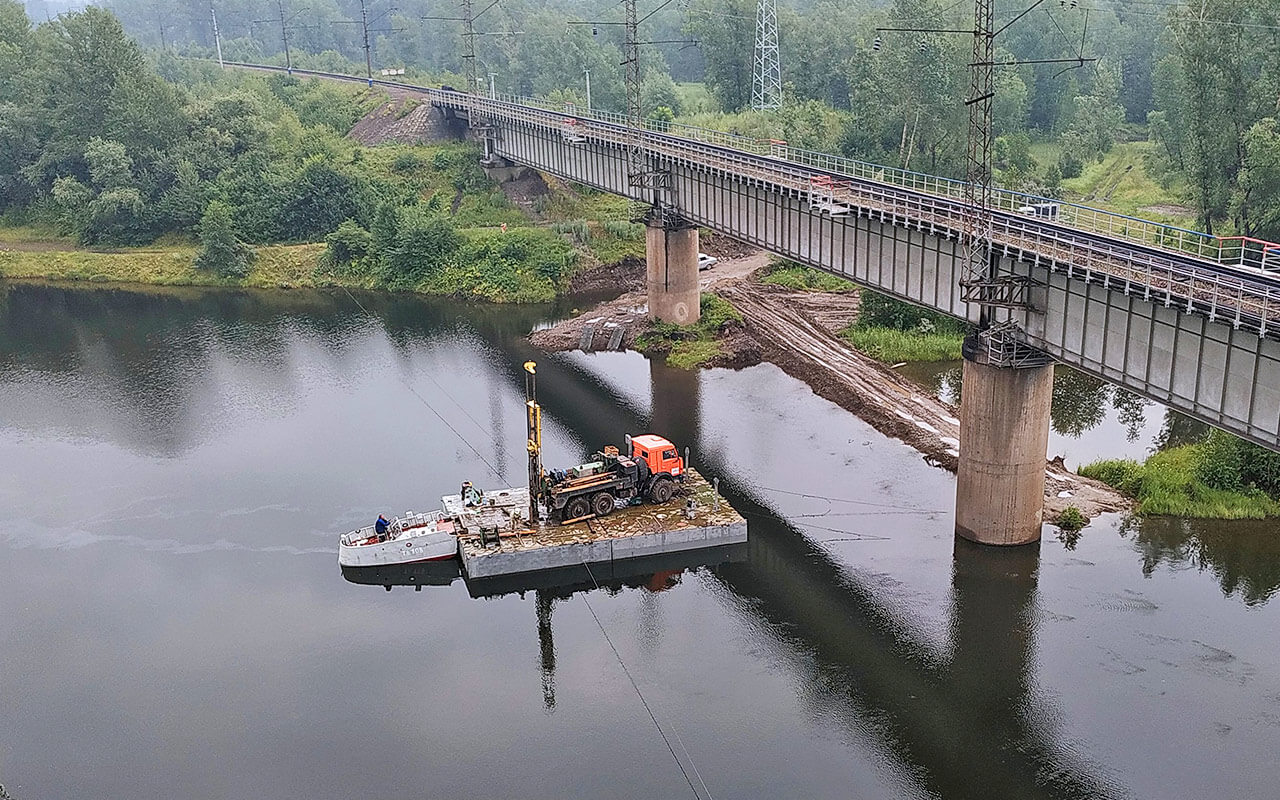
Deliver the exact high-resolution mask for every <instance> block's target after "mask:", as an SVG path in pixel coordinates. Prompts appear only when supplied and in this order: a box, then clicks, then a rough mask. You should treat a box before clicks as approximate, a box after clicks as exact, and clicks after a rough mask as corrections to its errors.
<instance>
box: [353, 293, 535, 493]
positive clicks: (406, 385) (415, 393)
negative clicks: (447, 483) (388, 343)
mask: <svg viewBox="0 0 1280 800" xmlns="http://www.w3.org/2000/svg"><path fill="white" fill-rule="evenodd" d="M342 291H344V292H346V294H347V297H350V298H351V302H353V303H355V304H356V305H357V306H359V307H360V310H361V311H363V312H364V313H365V314H368V315H369V316H376V315H375V314H373V312H371V311H369V309H367V308H365V307H364V304H363V303H361V302H360V301H359V300H357V299H356V296H355V295H353V294H352V293H351V291H350V290H348V289H347V287H345V286H343V287H342ZM427 378H428V379H430V380H431V382H432V383H435V384H436V387H437V388H439V389H440V391H441V393H442V394H444V395H445V397H448V398H449V399H450V400H453V404H454V405H456V406H458V408H462V404H461V403H459V402H458V401H457V400H454V399H453V397H452V396H450V395H449V393H448V392H447V391H445V389H444V387H443V386H440V384H439V383H436V380H435V379H434V378H432V377H431V376H430V375H428V376H427ZM400 382H401V383H403V384H404V388H406V389H408V390H409V393H410V394H412V395H413V396H414V397H416V398H418V401H419V402H421V403H422V404H423V405H424V406H426V407H427V409H428V410H429V411H430V412H431V413H432V414H435V415H436V417H438V418H439V419H440V421H441V422H443V423H444V426H445V427H446V428H448V429H449V430H450V431H453V435H454V436H457V437H458V439H459V440H461V442H462V443H463V444H465V445H466V446H467V447H469V448H470V449H471V452H473V453H475V454H476V457H477V458H479V459H480V460H481V461H483V462H484V465H485V466H486V467H488V468H489V471H490V472H492V473H493V474H494V475H496V476H497V477H499V478H501V479H502V480H503V481H504V482H506V483H510V480H509V479H508V478H507V475H506V473H505V472H503V471H501V470H499V469H498V468H497V467H495V466H494V465H493V464H491V463H490V462H489V459H487V458H485V457H484V454H483V453H481V452H480V451H479V450H477V449H476V447H475V445H473V444H471V442H470V441H468V440H467V437H465V436H463V435H462V433H461V432H460V431H459V430H458V429H457V428H455V427H453V425H451V424H450V423H449V420H447V419H445V418H444V415H443V414H441V413H440V412H439V411H437V410H436V408H435V406H433V405H431V403H429V402H427V399H426V398H425V397H423V396H422V395H421V394H419V393H418V390H417V389H415V388H413V385H412V384H410V383H409V381H407V380H405V378H404V376H401V377H400ZM462 413H463V414H467V411H466V409H462ZM467 418H468V419H470V420H471V421H472V422H476V421H475V418H473V417H472V416H471V415H470V414H467ZM476 426H477V427H479V426H480V423H478V422H476Z"/></svg>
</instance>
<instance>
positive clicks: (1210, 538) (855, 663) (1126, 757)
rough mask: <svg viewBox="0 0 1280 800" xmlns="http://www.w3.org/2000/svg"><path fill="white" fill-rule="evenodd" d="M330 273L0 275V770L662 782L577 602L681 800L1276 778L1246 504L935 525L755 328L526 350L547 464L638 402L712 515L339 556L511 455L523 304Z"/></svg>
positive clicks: (1273, 560) (944, 482) (606, 436)
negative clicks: (681, 346)
mask: <svg viewBox="0 0 1280 800" xmlns="http://www.w3.org/2000/svg"><path fill="white" fill-rule="evenodd" d="M361 300H362V302H363V303H364V304H365V305H366V306H367V307H368V308H369V310H370V312H371V313H370V314H365V313H363V312H361V311H360V310H359V309H358V308H356V307H355V306H354V304H353V303H352V302H351V300H349V299H348V298H347V297H346V296H345V295H327V294H321V293H302V292H291V293H281V294H272V293H236V292H221V293H202V292H179V291H172V292H132V291H123V290H118V289H100V290H94V289H74V290H72V289H63V288H47V287H38V286H26V285H8V286H4V285H2V284H0V414H2V416H0V462H2V463H3V464H4V465H5V471H4V479H3V481H0V607H3V608H4V613H3V614H0V783H3V784H4V785H5V787H6V788H7V789H8V790H9V791H10V793H11V794H12V795H14V796H15V797H16V798H18V800H29V799H30V798H80V797H86V798H87V797H104V798H126V797H127V798H130V799H131V800H140V799H142V798H164V799H166V800H168V799H169V798H184V797H192V798H239V797H262V798H273V799H276V798H280V799H284V798H299V799H302V798H306V799H307V800H315V799H316V798H340V799H341V800H349V799H350V798H354V797H401V798H402V797H423V798H427V797H432V798H434V797H441V798H454V797H458V798H463V797H474V798H495V797H536V798H561V797H640V796H644V797H680V796H693V792H692V791H691V790H690V787H689V784H688V783H686V780H685V778H684V777H683V775H682V774H681V771H680V769H679V768H678V767H677V765H676V762H675V761H674V760H673V758H672V755H671V753H670V752H669V751H668V749H667V745H666V744H664V742H663V740H662V739H661V738H660V737H659V735H658V733H657V731H656V730H655V729H654V727H653V724H652V722H651V721H650V719H649V717H648V715H647V714H646V712H645V709H644V707H643V706H642V705H641V703H640V700H639V699H638V697H637V696H636V693H635V691H634V690H633V689H632V687H631V684H630V683H629V682H628V679H627V676H626V674H625V673H624V671H623V669H622V668H621V667H620V666H619V664H618V661H617V660H616V659H615V657H614V653H613V651H612V649H611V648H610V644H609V642H608V641H606V639H605V638H604V636H603V635H602V634H601V630H600V628H599V627H597V624H596V621H595V618H594V616H593V612H594V615H597V616H598V617H599V620H600V623H601V624H602V625H603V627H604V629H605V630H606V631H607V632H608V634H609V637H610V639H611V640H612V643H613V645H615V646H616V647H617V649H618V652H619V653H620V655H621V657H622V659H623V660H624V661H625V662H626V664H627V667H628V668H629V669H630V672H631V674H632V676H633V677H634V678H635V680H636V682H637V683H638V685H639V686H640V689H641V691H642V692H643V694H644V697H645V699H646V700H647V701H648V703H649V705H650V706H651V708H652V709H653V712H654V714H655V715H656V716H657V718H658V720H659V722H660V723H661V724H662V726H663V728H664V730H665V731H666V733H667V736H668V738H669V739H670V741H671V744H672V747H673V748H674V749H675V751H676V753H677V754H678V755H679V758H680V761H681V762H682V764H683V765H684V767H685V769H686V771H687V772H688V774H689V777H690V779H691V781H692V783H693V784H694V785H695V786H697V788H698V790H699V792H701V789H702V787H701V783H700V782H699V779H698V777H697V775H700V776H701V780H702V781H705V783H706V786H707V788H708V789H709V790H710V792H709V794H710V795H711V796H715V797H718V798H770V799H771V800H772V799H773V798H779V797H795V798H825V797H841V798H847V797H854V798H871V799H878V798H885V799H886V800H887V799H888V798H933V797H940V798H1094V797H1101V798H1112V797H1114V798H1125V797H1134V798H1162V799H1163V798H1203V797H1211V796H1213V797H1231V798H1270V797H1274V796H1275V793H1276V789H1275V787H1276V781H1277V778H1280V767H1278V766H1277V762H1276V758H1275V753H1276V752H1277V751H1278V750H1280V665H1277V662H1276V656H1275V653H1276V652H1277V648H1278V647H1280V625H1277V622H1280V612H1278V606H1280V603H1278V602H1277V601H1276V600H1275V593H1276V588H1277V586H1278V585H1280V544H1278V542H1280V537H1278V536H1277V532H1276V531H1275V530H1273V529H1272V528H1271V526H1259V525H1230V526H1229V525H1221V524H1217V525H1213V524H1204V525H1188V524H1184V523H1177V522H1172V523H1171V522H1163V521H1157V522H1149V523H1145V524H1142V525H1136V524H1132V523H1126V522H1124V521H1122V520H1121V519H1120V518H1118V517H1112V518H1104V519H1103V520H1100V521H1098V522H1096V523H1095V524H1094V525H1092V526H1091V527H1089V528H1088V529H1086V530H1085V532H1084V534H1083V535H1082V536H1081V537H1080V539H1079V540H1078V541H1075V542H1072V543H1069V544H1070V546H1069V544H1068V543H1064V542H1062V541H1061V540H1059V539H1058V538H1057V537H1056V536H1055V535H1054V533H1052V532H1047V533H1046V536H1045V540H1044V542H1043V543H1042V544H1041V545H1040V546H1038V547H1034V546H1033V547H1029V548H1020V549H1016V550H990V549H981V548H972V547H965V546H960V545H958V544H957V543H955V542H954V540H953V537H952V514H951V505H952V499H953V495H954V479H953V478H952V476H950V475H949V474H947V473H945V472H943V471H941V470H937V469H934V468H932V467H930V466H928V465H927V464H925V463H924V461H923V460H922V459H921V458H920V456H919V455H918V454H916V453H915V452H914V451H912V450H910V449H908V448H906V447H904V446H902V445H901V444H900V443H899V442H896V441H893V440H889V439H886V438H885V437H883V436H881V435H879V434H878V433H876V432H875V431H874V430H872V429H871V428H870V427H869V426H867V425H865V424H863V423H862V422H861V421H859V420H858V419H857V418H855V417H853V416H851V415H849V414H848V413H846V412H844V411H842V410H840V409H839V408H837V407H836V406H834V405H832V404H830V403H828V402H826V401H824V400H821V399H820V398H817V397H815V396H814V395H813V394H812V392H810V391H809V389H808V388H807V387H805V386H804V385H803V384H800V383H798V382H796V381H794V380H792V379H791V378H789V377H787V376H786V375H784V374H783V373H782V372H781V371H779V370H778V369H776V368H774V367H772V366H769V365H762V366H759V367H754V368H751V369H748V370H743V371H740V372H730V371H723V370H718V371H711V372H706V373H701V374H698V373H683V372H675V371H670V370H667V369H665V368H663V367H662V366H661V365H658V364H651V363H650V362H648V361H646V360H645V359H643V358H641V357H639V356H635V355H629V354H628V355H618V354H610V355H594V356H587V355H582V354H576V355H570V356H564V357H555V358H549V357H543V358H541V359H540V364H541V367H540V377H541V385H540V388H541V393H542V399H543V401H544V403H545V408H546V414H547V422H548V424H547V439H548V442H549V447H548V453H547V463H549V464H565V463H570V462H573V463H576V462H577V460H578V459H579V458H580V457H581V456H582V455H583V453H584V451H585V450H587V449H588V448H593V447H596V446H598V445H599V444H601V443H603V442H605V441H618V440H619V439H620V438H621V436H622V434H623V433H625V432H639V431H641V430H646V429H653V430H656V431H658V432H660V433H665V434H667V435H669V436H670V437H671V438H673V439H674V440H676V441H678V442H680V443H681V444H688V445H690V446H691V447H692V449H693V453H694V455H693V458H694V462H695V464H696V465H697V466H700V467H701V468H702V469H703V471H704V472H707V473H709V474H715V475H720V476H722V477H723V479H724V481H725V483H724V487H725V491H726V494H727V495H728V496H729V497H730V498H731V499H732V500H733V502H734V503H735V505H737V506H738V507H739V508H741V509H742V510H743V511H744V512H745V513H746V514H747V516H748V517H749V519H750V525H751V528H750V531H751V542H750V544H749V546H748V547H747V548H746V549H745V551H734V552H730V553H720V554H716V555H715V556H714V557H708V558H706V559H704V561H712V562H715V563H711V564H705V563H703V564H699V563H698V562H697V560H694V561H684V562H679V563H672V562H666V563H658V564H645V565H640V566H639V567H636V568H635V569H634V570H633V571H631V572H627V571H626V570H619V571H618V572H617V573H609V574H600V575H596V576H595V577H596V578H597V579H599V581H600V583H601V584H603V585H602V586H601V588H598V589H597V588H596V587H595V585H594V583H593V582H592V581H591V578H590V576H587V575H585V574H582V575H578V574H564V575H555V576H546V577H545V579H540V581H531V582H528V583H524V584H520V583H511V584H507V585H491V586H488V587H472V588H471V589H470V590H469V588H468V587H467V586H466V585H465V584H464V583H463V582H462V581H460V580H458V581H454V582H452V583H449V582H448V577H447V576H441V575H438V574H426V573H417V574H413V575H405V574H399V575H387V576H377V577H376V578H374V579H371V580H373V581H374V583H379V582H384V583H385V582H395V581H398V580H403V581H407V580H408V579H409V578H410V577H412V578H413V579H414V581H415V582H417V583H439V584H445V585H428V586H425V587H423V588H422V590H421V591H414V589H412V588H409V587H408V586H403V587H397V588H394V589H393V590H392V591H390V592H388V591H386V590H385V589H384V588H382V587H381V586H378V585H362V584H359V583H353V582H350V581H347V580H344V579H343V576H342V575H341V574H340V571H339V569H338V567H337V565H336V561H335V556H336V544H335V538H336V535H337V534H338V533H339V532H341V531H344V530H347V529H349V528H352V527H355V526H356V525H358V524H362V523H367V522H368V520H370V519H372V518H373V517H374V516H376V514H377V513H378V512H379V511H382V512H393V513H397V512H400V511H403V510H405V509H409V508H415V509H420V508H426V507H430V506H433V505H434V504H435V502H436V498H438V497H439V496H440V495H442V494H445V493H449V492H453V491H456V490H457V486H458V483H459V481H460V480H461V479H463V478H470V479H472V480H475V481H478V482H482V483H484V484H486V485H493V484H496V483H502V482H504V481H503V479H502V478H500V477H498V476H497V475H496V474H495V473H506V477H507V478H509V479H510V480H511V481H512V482H516V481H519V480H520V477H519V476H520V475H521V474H522V472H523V449H522V448H523V443H522V436H523V433H522V401H523V389H522V383H521V372H520V363H521V362H522V361H524V360H525V359H526V358H528V357H530V356H531V355H532V353H531V351H529V350H528V349H527V348H526V347H525V346H523V345H522V344H521V343H520V336H521V334H522V333H523V332H524V331H526V330H528V328H529V327H530V326H531V325H533V324H535V323H537V322H539V321H540V320H542V319H545V318H546V317H547V316H549V315H552V314H554V310H553V309H532V310H530V309H505V308H486V307H467V306H460V305H458V304H454V303H435V302H428V301H423V300H417V299H407V298H389V297H372V296H371V297H362V298H361ZM428 406H429V407H428ZM432 409H434V411H433V410H432ZM468 443H469V444H468ZM472 447H474V448H475V450H472V449H471V448H472ZM477 450H478V451H479V453H481V454H483V456H484V459H483V460H482V459H481V457H480V456H479V455H478V454H477V452H476V451H477ZM486 461H487V462H489V464H486ZM490 465H491V466H490ZM805 495H809V496H805ZM822 498H834V499H822ZM473 594H474V595H479V596H477V597H473ZM695 766H696V769H697V775H695V773H694V767H695ZM703 796H707V795H706V794H704V795H703Z"/></svg>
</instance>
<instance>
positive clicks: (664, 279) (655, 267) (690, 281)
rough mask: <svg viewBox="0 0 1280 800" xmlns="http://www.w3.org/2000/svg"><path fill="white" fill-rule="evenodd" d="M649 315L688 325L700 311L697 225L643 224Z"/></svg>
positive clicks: (650, 317) (696, 319) (653, 317)
mask: <svg viewBox="0 0 1280 800" xmlns="http://www.w3.org/2000/svg"><path fill="white" fill-rule="evenodd" d="M644 255H645V265H646V267H647V268H648V269H647V272H648V279H649V280H648V289H649V319H652V320H662V321H663V322H674V323H675V324H677V325H691V324H693V323H695V322H697V321H698V318H699V317H700V316H701V314H702V309H701V306H700V304H699V302H698V298H699V295H698V229H697V228H696V227H693V226H688V225H675V226H673V225H663V224H662V223H661V222H657V221H654V222H650V223H649V224H648V225H647V226H646V227H645V253H644Z"/></svg>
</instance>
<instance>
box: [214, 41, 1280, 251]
mask: <svg viewBox="0 0 1280 800" xmlns="http://www.w3.org/2000/svg"><path fill="white" fill-rule="evenodd" d="M229 63H230V62H229ZM235 66H242V67H250V68H255V69H267V70H281V69H282V68H280V67H271V66H263V65H256V64H235ZM293 72H295V73H298V74H310V75H319V76H323V77H328V78H338V79H343V80H354V81H359V82H364V79H363V78H356V77H354V76H351V75H341V74H337V73H327V72H315V71H311V70H300V69H295V70H293ZM371 83H374V84H379V85H385V86H393V87H399V88H405V89H413V90H415V91H420V92H422V93H424V94H427V95H430V96H432V97H433V98H434V99H436V100H446V99H449V98H455V99H459V98H460V99H465V101H466V102H462V103H456V104H457V105H459V106H460V107H463V108H470V107H474V106H475V105H476V103H478V102H481V101H484V100H488V101H491V102H499V103H503V104H509V106H524V107H531V108H538V109H543V110H546V111H550V112H554V113H556V114H569V115H572V116H576V117H580V118H586V119H595V120H599V121H601V122H605V123H608V124H613V125H619V126H623V127H625V126H626V125H627V123H628V121H627V118H626V117H625V116H624V115H622V114H618V113H615V112H611V111H604V110H601V109H590V110H588V109H585V108H582V107H580V106H575V105H572V104H570V105H568V106H565V105H561V104H553V103H550V102H548V101H546V100H543V99H539V98H531V97H523V96H518V95H509V94H504V95H497V96H496V97H494V98H486V97H483V96H473V95H468V94H466V93H463V92H452V91H444V90H441V89H432V88H429V87H425V86H414V85H411V84H406V83H403V82H400V81H385V80H376V79H375V80H373V81H371ZM650 129H651V130H653V131H655V132H661V133H667V134H670V135H674V136H679V137H681V138H684V139H690V140H693V141H698V142H704V143H707V144H711V145H714V146H717V147H723V148H729V149H733V150H739V151H742V152H746V153H752V154H754V155H759V156H765V157H768V158H772V159H775V160H781V161H788V162H791V163H794V164H801V165H804V166H807V167H811V168H813V169H817V170H821V171H823V172H832V173H837V174H840V175H843V176H846V177H851V178H857V179H859V180H864V181H873V182H876V183H881V184H888V185H891V186H897V187H901V188H903V189H908V190H910V191H913V192H921V193H923V194H929V195H934V196H938V197H945V198H949V199H953V200H963V198H964V194H965V192H964V190H965V184H964V182H963V181H958V180H954V179H951V178H943V177H939V176H936V175H928V174H925V173H922V172H913V171H911V170H904V169H899V168H897V167H889V166H884V165H881V164H873V163H870V162H867V161H859V160H857V159H853V158H846V157H844V156H837V155H832V154H830V153H822V152H818V151H815V150H806V149H803V148H797V147H790V146H788V145H787V143H786V142H785V141H782V140H779V139H758V138H754V137H749V136H742V135H739V134H736V133H726V132H724V131H718V130H714V129H711V128H701V127H697V126H694V125H685V124H683V123H678V122H658V123H651V125H650ZM992 199H993V206H994V208H995V209H996V210H997V211H1001V212H1005V213H1009V214H1017V215H1024V216H1028V217H1032V218H1036V219H1038V220H1040V221H1043V222H1048V223H1052V224H1055V225H1061V226H1063V227H1066V228H1072V229H1076V230H1082V231H1087V232H1090V233H1096V234H1099V235H1102V236H1107V237H1109V238H1112V239H1118V240H1122V241H1127V242H1132V243H1134V244H1140V245H1143V246H1146V247H1154V248H1158V249H1160V250H1165V251H1169V252H1173V253H1178V254H1184V255H1188V256H1192V257H1194V258H1197V259H1200V260H1203V261H1209V262H1212V263H1216V264H1220V265H1222V266H1226V267H1230V268H1233V269H1238V270H1247V271H1258V272H1267V273H1271V274H1277V273H1280V244H1276V243H1273V242H1265V241H1262V240H1259V239H1252V238H1249V237H1241V236H1233V237H1218V236H1214V235H1212V234H1208V233H1203V232H1201V231H1194V230H1190V229H1188V228H1181V227H1178V226H1176V225H1169V224H1166V223H1162V222H1155V221H1152V220H1144V219H1141V218H1138V217H1131V216H1128V215H1126V214H1118V213H1115V212H1113V211H1105V210H1103V209H1099V208H1094V207H1092V206H1086V205H1082V204H1079V203H1072V202H1069V201H1064V200H1057V199H1054V198H1049V197H1043V196H1039V195H1033V194H1027V193H1024V192H1015V191H1011V190H1008V189H996V190H994V192H993V198H992Z"/></svg>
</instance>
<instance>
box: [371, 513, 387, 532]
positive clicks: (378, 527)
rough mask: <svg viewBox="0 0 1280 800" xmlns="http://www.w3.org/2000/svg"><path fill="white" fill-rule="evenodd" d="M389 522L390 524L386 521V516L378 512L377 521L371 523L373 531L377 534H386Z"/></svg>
mask: <svg viewBox="0 0 1280 800" xmlns="http://www.w3.org/2000/svg"><path fill="white" fill-rule="evenodd" d="M390 524H391V523H390V522H388V521H387V518H386V517H384V516H382V515H381V514H379V515H378V521H377V522H375V523H373V532H374V533H376V534H378V535H379V536H386V535H387V526H388V525H390Z"/></svg>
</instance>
